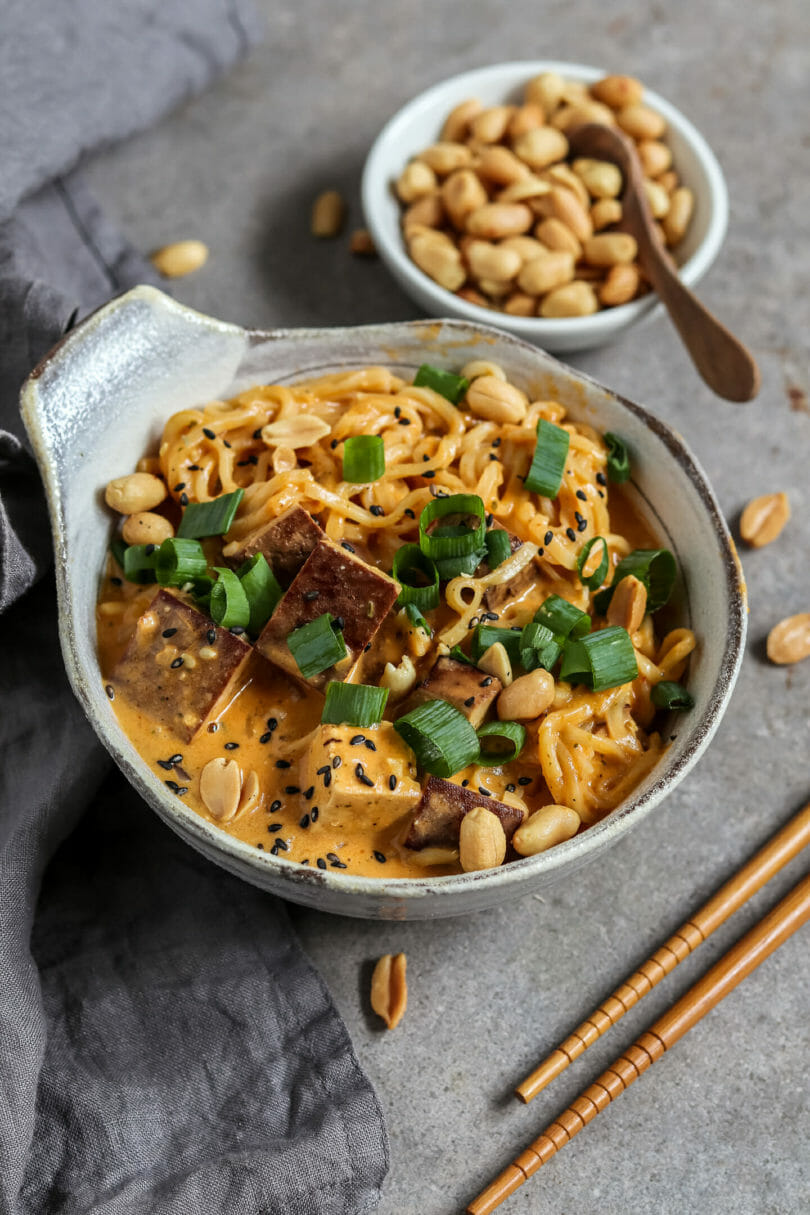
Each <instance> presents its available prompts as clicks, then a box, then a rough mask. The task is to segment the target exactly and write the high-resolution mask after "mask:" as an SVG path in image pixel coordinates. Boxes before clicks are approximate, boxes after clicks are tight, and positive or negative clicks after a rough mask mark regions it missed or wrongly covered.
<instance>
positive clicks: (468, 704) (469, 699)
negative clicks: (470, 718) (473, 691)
mask: <svg viewBox="0 0 810 1215" xmlns="http://www.w3.org/2000/svg"><path fill="white" fill-rule="evenodd" d="M464 704H465V705H466V707H467V708H468V709H470V708H472V706H473V705H474V704H475V697H474V696H468V697H467V699H466V700H465V701H464Z"/></svg>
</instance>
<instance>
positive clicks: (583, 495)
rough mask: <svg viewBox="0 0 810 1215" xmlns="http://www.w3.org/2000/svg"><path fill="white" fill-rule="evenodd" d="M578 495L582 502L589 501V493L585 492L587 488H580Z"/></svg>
mask: <svg viewBox="0 0 810 1215" xmlns="http://www.w3.org/2000/svg"><path fill="white" fill-rule="evenodd" d="M577 497H578V498H579V500H580V502H587V501H588V495H587V494H586V493H585V490H584V489H578V490H577Z"/></svg>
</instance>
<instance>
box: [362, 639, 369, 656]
mask: <svg viewBox="0 0 810 1215" xmlns="http://www.w3.org/2000/svg"><path fill="white" fill-rule="evenodd" d="M370 649H371V642H369V643H368V645H364V646H363V653H364V654H367V653H368V652H369V650H370Z"/></svg>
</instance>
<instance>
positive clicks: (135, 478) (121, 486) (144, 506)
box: [104, 472, 168, 515]
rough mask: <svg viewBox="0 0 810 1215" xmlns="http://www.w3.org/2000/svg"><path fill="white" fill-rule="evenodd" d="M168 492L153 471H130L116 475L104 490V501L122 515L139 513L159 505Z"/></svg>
mask: <svg viewBox="0 0 810 1215" xmlns="http://www.w3.org/2000/svg"><path fill="white" fill-rule="evenodd" d="M167 493H168V490H167V489H166V486H165V484H164V482H163V481H161V479H160V477H156V476H154V474H153V473H143V472H136V473H128V474H127V475H126V476H125V477H115V478H114V479H113V480H112V481H110V482H109V483H108V485H107V488H106V489H105V491H104V501H105V502H106V503H107V505H108V506H111V507H112V509H113V510H117V511H118V513H119V514H121V515H137V514H140V513H141V512H142V511H149V510H152V509H153V508H154V507H155V506H159V505H160V503H161V502H162V501H163V500H164V498H165V497H166V495H167Z"/></svg>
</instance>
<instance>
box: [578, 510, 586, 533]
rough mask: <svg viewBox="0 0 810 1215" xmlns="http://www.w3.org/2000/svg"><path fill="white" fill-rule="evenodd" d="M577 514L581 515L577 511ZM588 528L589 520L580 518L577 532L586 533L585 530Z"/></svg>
mask: <svg viewBox="0 0 810 1215" xmlns="http://www.w3.org/2000/svg"><path fill="white" fill-rule="evenodd" d="M577 514H579V512H578V511H577ZM587 526H588V520H587V519H583V518H579V519H578V520H577V531H578V532H584V531H585V529H586V528H587Z"/></svg>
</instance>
